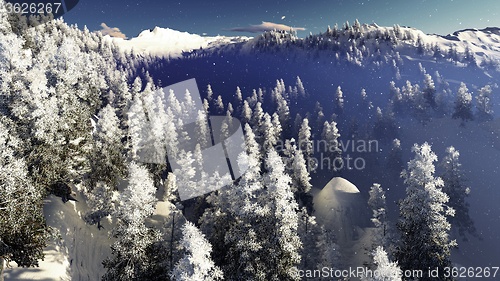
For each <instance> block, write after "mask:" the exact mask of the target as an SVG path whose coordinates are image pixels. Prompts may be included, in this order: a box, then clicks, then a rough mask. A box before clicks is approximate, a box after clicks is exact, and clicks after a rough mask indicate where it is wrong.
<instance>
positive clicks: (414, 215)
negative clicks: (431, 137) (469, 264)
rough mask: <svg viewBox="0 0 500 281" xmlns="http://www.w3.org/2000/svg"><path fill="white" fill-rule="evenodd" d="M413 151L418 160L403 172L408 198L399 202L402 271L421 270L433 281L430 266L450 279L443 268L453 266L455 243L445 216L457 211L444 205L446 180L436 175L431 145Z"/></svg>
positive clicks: (434, 155) (426, 278) (425, 278)
mask: <svg viewBox="0 0 500 281" xmlns="http://www.w3.org/2000/svg"><path fill="white" fill-rule="evenodd" d="M412 151H413V152H414V153H415V158H414V159H412V160H410V161H409V162H408V169H407V170H405V171H403V172H402V173H401V176H402V177H403V178H404V180H405V184H406V185H407V188H406V194H407V196H406V198H404V199H403V200H401V201H400V202H399V209H400V217H401V219H400V221H399V222H398V225H397V227H398V229H399V231H400V235H401V242H400V246H399V249H398V251H397V253H396V256H397V258H398V261H399V262H400V264H401V268H402V269H403V270H422V271H423V272H424V278H423V279H422V280H431V277H429V276H428V275H425V273H426V272H428V269H429V267H432V268H436V267H437V268H439V269H440V270H439V272H440V276H439V277H440V278H441V279H442V280H448V279H449V278H445V277H444V268H445V267H447V266H450V265H451V261H450V251H451V248H452V247H454V246H455V245H456V241H450V240H449V231H450V227H451V225H450V223H449V222H448V221H447V218H446V217H447V216H448V215H453V213H454V211H453V209H451V208H449V207H448V206H446V205H445V204H446V203H447V202H448V195H446V194H445V193H444V192H443V191H442V189H441V188H442V186H443V180H442V179H441V178H438V177H435V176H434V172H435V166H434V162H436V161H437V156H436V154H434V152H433V151H432V150H431V146H430V145H429V144H428V143H424V144H422V145H417V144H415V145H414V146H413V148H412Z"/></svg>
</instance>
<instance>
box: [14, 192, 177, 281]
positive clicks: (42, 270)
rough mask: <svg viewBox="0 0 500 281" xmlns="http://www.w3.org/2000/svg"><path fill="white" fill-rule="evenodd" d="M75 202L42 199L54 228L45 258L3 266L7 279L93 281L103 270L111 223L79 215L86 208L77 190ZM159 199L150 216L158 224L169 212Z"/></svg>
mask: <svg viewBox="0 0 500 281" xmlns="http://www.w3.org/2000/svg"><path fill="white" fill-rule="evenodd" d="M76 199H77V200H78V202H74V201H68V202H66V203H63V202H62V200H61V198H60V197H56V196H54V195H50V196H49V197H48V198H47V200H46V201H45V206H44V214H45V217H46V219H47V224H48V225H49V226H50V227H51V228H52V229H53V230H54V238H53V239H51V240H50V241H49V243H48V245H47V247H46V248H45V250H44V253H45V259H44V260H43V261H40V264H39V265H40V266H39V267H36V268H20V267H17V265H16V264H15V263H12V264H11V268H8V269H6V270H5V275H4V276H5V280H6V281H28V280H43V281H49V280H54V281H55V280H62V281H66V280H68V281H70V280H72V281H80V280H81V281H84V280H85V281H96V280H101V276H102V275H103V274H104V273H105V272H106V271H105V269H104V267H103V266H102V261H103V260H104V259H105V258H106V257H108V256H110V254H111V248H110V246H111V244H112V243H113V238H112V237H111V235H110V232H111V230H112V228H113V225H112V224H111V222H110V221H108V220H103V221H102V226H103V227H104V228H103V229H101V230H98V229H97V227H96V226H95V225H88V224H86V223H85V221H84V220H83V219H82V216H83V215H84V214H85V212H87V211H88V209H87V206H86V204H85V200H84V198H82V197H81V196H80V194H79V193H77V196H76ZM168 204H170V203H166V202H162V201H159V202H158V204H157V207H156V212H155V214H154V215H153V217H152V218H151V220H150V221H151V222H152V224H153V225H157V226H158V227H160V226H161V225H162V223H163V222H164V218H165V217H166V216H167V215H168V210H169V206H168Z"/></svg>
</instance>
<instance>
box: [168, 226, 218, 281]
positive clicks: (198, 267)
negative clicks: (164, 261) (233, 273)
mask: <svg viewBox="0 0 500 281" xmlns="http://www.w3.org/2000/svg"><path fill="white" fill-rule="evenodd" d="M182 233H183V236H182V241H181V243H180V245H181V247H182V248H183V249H184V250H185V252H186V253H185V255H184V257H183V258H182V259H181V260H180V261H179V262H178V263H177V264H176V265H175V268H174V270H173V271H172V273H171V278H172V280H175V281H213V280H222V279H223V275H222V271H221V270H220V269H219V267H217V266H216V265H215V264H214V262H213V261H212V259H211V257H210V254H211V252H212V246H211V245H210V242H208V241H207V240H206V239H205V236H204V235H203V233H201V231H200V230H199V229H198V228H197V227H196V226H195V225H194V224H192V223H191V222H186V223H185V224H184V226H183V227H182Z"/></svg>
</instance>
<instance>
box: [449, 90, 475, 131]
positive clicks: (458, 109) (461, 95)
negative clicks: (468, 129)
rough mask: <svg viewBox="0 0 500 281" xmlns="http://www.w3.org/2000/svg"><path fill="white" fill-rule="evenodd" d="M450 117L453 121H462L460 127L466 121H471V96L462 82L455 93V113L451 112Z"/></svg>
mask: <svg viewBox="0 0 500 281" xmlns="http://www.w3.org/2000/svg"><path fill="white" fill-rule="evenodd" d="M452 117H453V118H454V119H457V118H460V119H462V125H464V124H465V123H464V122H466V121H469V120H472V119H473V115H472V95H471V93H469V89H467V86H466V85H465V84H464V83H463V82H462V83H460V88H459V89H458V92H457V97H456V100H455V111H454V112H453V115H452Z"/></svg>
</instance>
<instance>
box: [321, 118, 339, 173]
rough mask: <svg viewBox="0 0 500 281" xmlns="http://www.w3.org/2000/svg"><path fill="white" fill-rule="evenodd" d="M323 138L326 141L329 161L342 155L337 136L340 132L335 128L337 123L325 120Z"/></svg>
mask: <svg viewBox="0 0 500 281" xmlns="http://www.w3.org/2000/svg"><path fill="white" fill-rule="evenodd" d="M322 136H323V140H324V141H325V142H326V147H325V149H326V151H325V152H326V153H327V155H328V156H329V157H330V162H333V161H334V160H335V159H341V157H342V149H341V147H340V143H339V138H340V133H339V130H338V128H337V123H336V122H335V121H332V122H330V123H329V122H328V121H325V123H324V124H323V133H322ZM333 168H334V169H336V167H333Z"/></svg>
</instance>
